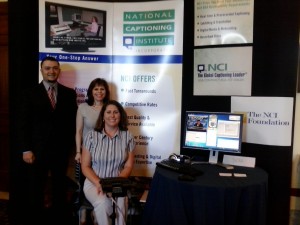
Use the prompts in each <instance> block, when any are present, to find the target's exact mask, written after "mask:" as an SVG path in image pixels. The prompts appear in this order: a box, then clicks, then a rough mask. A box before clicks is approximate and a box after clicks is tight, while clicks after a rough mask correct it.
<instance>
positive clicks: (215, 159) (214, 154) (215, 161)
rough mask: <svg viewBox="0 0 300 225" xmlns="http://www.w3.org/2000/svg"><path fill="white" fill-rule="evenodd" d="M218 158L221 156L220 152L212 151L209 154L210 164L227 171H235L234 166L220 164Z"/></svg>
mask: <svg viewBox="0 0 300 225" xmlns="http://www.w3.org/2000/svg"><path fill="white" fill-rule="evenodd" d="M218 156H219V152H218V151H213V150H211V151H210V152H209V160H208V162H209V163H210V164H215V165H217V166H221V167H223V168H225V169H228V170H232V169H234V167H233V166H232V165H228V164H223V163H220V162H218Z"/></svg>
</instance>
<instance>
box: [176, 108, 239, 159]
mask: <svg viewBox="0 0 300 225" xmlns="http://www.w3.org/2000/svg"><path fill="white" fill-rule="evenodd" d="M242 131H243V114H238V113H228V112H203V111H187V112H186V113H185V123H184V126H183V134H182V147H183V148H182V150H181V153H182V154H185V155H189V156H191V157H193V156H197V155H198V153H199V151H203V150H204V151H210V154H209V162H210V163H218V153H219V152H228V153H241V146H242ZM187 149H189V151H187ZM187 152H188V153H187Z"/></svg>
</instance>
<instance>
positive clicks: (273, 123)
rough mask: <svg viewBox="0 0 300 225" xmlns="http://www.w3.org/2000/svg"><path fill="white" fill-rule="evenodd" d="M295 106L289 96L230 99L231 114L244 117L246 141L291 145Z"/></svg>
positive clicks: (244, 140) (244, 138) (244, 136)
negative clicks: (240, 114)
mask: <svg viewBox="0 0 300 225" xmlns="http://www.w3.org/2000/svg"><path fill="white" fill-rule="evenodd" d="M293 104H294V99H293V98H290V97H238V96H236V97H231V112H235V113H243V114H244V126H243V142H247V143H253V144H262V145H274V146H291V145H292V128H293Z"/></svg>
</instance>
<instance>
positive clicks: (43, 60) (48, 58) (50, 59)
mask: <svg viewBox="0 0 300 225" xmlns="http://www.w3.org/2000/svg"><path fill="white" fill-rule="evenodd" d="M45 61H52V62H57V63H58V65H60V64H59V61H58V60H57V59H56V58H54V57H52V56H46V57H45V58H43V59H42V61H41V68H42V66H43V63H44V62H45Z"/></svg>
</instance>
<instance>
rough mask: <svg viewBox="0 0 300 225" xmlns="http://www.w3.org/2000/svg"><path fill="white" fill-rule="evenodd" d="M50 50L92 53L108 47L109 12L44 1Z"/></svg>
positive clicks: (47, 39)
mask: <svg viewBox="0 0 300 225" xmlns="http://www.w3.org/2000/svg"><path fill="white" fill-rule="evenodd" d="M45 17H46V18H45V23H46V24H45V40H46V43H45V45H46V47H47V48H62V50H63V51H67V52H82V51H90V50H89V47H93V48H103V47H105V46H106V42H105V41H106V11H104V10H98V9H90V8H84V7H79V6H71V5H64V4H60V3H54V2H45Z"/></svg>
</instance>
